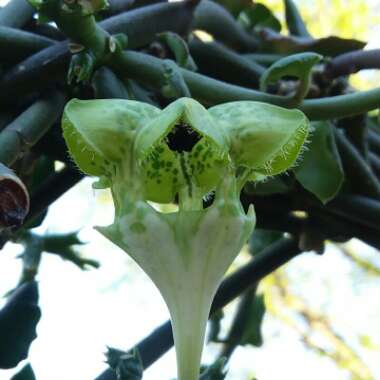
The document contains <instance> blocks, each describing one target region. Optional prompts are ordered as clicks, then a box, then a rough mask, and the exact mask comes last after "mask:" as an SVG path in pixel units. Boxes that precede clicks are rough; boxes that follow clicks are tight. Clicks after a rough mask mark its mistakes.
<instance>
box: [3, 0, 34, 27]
mask: <svg viewBox="0 0 380 380" xmlns="http://www.w3.org/2000/svg"><path fill="white" fill-rule="evenodd" d="M33 14H34V9H33V7H32V6H31V5H30V4H29V3H28V2H27V1H26V0H11V1H10V2H9V3H8V4H7V5H5V6H4V8H1V9H0V25H2V26H9V27H12V28H21V27H22V26H24V25H25V24H26V23H27V22H28V21H29V20H30V19H31V18H32V17H33Z"/></svg>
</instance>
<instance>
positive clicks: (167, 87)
mask: <svg viewBox="0 0 380 380" xmlns="http://www.w3.org/2000/svg"><path fill="white" fill-rule="evenodd" d="M162 66H163V74H164V75H163V76H164V80H165V84H164V85H163V86H162V88H161V93H162V95H163V96H165V98H168V99H178V98H182V97H190V90H189V88H188V87H187V84H186V82H185V80H184V78H183V75H182V73H181V71H180V69H179V67H178V65H177V64H176V63H175V62H174V61H171V60H170V59H165V60H164V61H163V64H162Z"/></svg>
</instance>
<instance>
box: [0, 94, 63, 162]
mask: <svg viewBox="0 0 380 380" xmlns="http://www.w3.org/2000/svg"><path fill="white" fill-rule="evenodd" d="M64 102H65V98H64V96H63V95H62V94H61V93H59V92H54V93H51V94H49V96H46V97H45V98H44V99H41V100H37V101H36V102H35V103H34V104H32V105H31V106H30V107H29V108H28V109H27V110H26V111H24V112H23V113H22V114H20V116H18V117H17V118H16V119H15V120H14V121H13V122H12V123H10V124H9V125H8V126H7V127H6V128H4V129H3V130H2V131H1V132H0V162H3V163H4V164H6V165H11V164H12V163H14V162H15V161H16V160H17V158H18V157H19V155H20V154H21V153H22V152H23V151H24V150H25V148H30V147H32V146H33V145H34V144H35V143H36V142H37V141H38V140H39V139H40V138H41V137H42V136H43V135H44V134H45V133H46V132H47V130H48V129H49V128H50V127H51V126H52V125H53V123H54V122H55V121H56V120H57V118H58V117H60V115H61V113H62V110H63V106H64Z"/></svg>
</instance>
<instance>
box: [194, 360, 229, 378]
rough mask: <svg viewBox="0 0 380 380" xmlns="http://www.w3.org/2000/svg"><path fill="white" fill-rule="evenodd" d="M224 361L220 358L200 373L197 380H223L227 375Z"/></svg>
mask: <svg viewBox="0 0 380 380" xmlns="http://www.w3.org/2000/svg"><path fill="white" fill-rule="evenodd" d="M225 366H226V359H225V358H220V359H218V360H217V361H216V362H215V363H213V364H212V365H210V366H208V367H207V368H206V369H204V370H203V371H202V373H201V376H200V378H199V380H223V379H225V377H226V375H227V371H226V369H225Z"/></svg>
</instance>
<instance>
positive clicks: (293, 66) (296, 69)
mask: <svg viewBox="0 0 380 380" xmlns="http://www.w3.org/2000/svg"><path fill="white" fill-rule="evenodd" d="M321 59H322V56H321V55H319V54H316V53H299V54H294V55H290V56H288V57H285V58H282V59H280V60H278V61H276V62H275V63H274V64H273V65H271V66H270V67H269V68H268V69H267V70H266V71H265V72H264V74H263V75H262V77H261V79H260V88H261V90H262V91H265V90H266V88H267V85H268V84H270V83H275V82H277V81H278V80H279V79H281V78H283V77H285V76H291V77H296V78H298V79H299V80H300V83H299V86H298V90H297V92H296V94H295V95H294V97H295V98H297V100H302V99H303V98H304V97H305V96H306V95H307V92H308V91H309V85H310V78H311V70H312V68H313V66H314V65H315V64H316V63H318V62H319V61H320V60H321Z"/></svg>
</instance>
